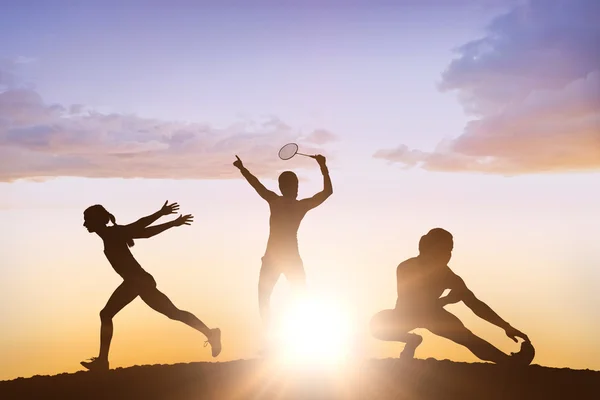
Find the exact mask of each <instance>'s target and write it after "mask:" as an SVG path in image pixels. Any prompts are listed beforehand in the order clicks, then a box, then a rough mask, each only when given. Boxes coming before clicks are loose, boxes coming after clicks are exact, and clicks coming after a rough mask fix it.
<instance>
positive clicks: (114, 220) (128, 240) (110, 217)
mask: <svg viewBox="0 0 600 400" xmlns="http://www.w3.org/2000/svg"><path fill="white" fill-rule="evenodd" d="M106 214H108V219H109V220H110V222H112V224H113V225H114V226H117V219H116V218H115V216H114V215H112V214H111V213H109V212H108V211H107V212H106ZM125 241H126V242H127V246H129V247H133V245H134V244H135V243H134V242H133V239H132V238H130V237H128V238H125Z"/></svg>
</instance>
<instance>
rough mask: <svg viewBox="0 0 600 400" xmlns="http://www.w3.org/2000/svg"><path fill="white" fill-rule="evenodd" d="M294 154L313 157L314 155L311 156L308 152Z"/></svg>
mask: <svg viewBox="0 0 600 400" xmlns="http://www.w3.org/2000/svg"><path fill="white" fill-rule="evenodd" d="M296 154H298V155H300V156H304V157H314V156H311V155H310V154H304V153H296Z"/></svg>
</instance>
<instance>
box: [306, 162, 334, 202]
mask: <svg viewBox="0 0 600 400" xmlns="http://www.w3.org/2000/svg"><path fill="white" fill-rule="evenodd" d="M312 158H314V159H315V160H317V162H318V163H319V167H321V173H322V174H323V190H321V191H320V192H319V193H317V194H315V195H314V196H313V197H309V198H308V199H303V200H301V202H302V203H303V204H305V205H306V207H307V208H308V209H309V210H310V209H312V208H315V207H317V206H319V205H321V203H323V202H324V201H325V200H327V198H328V197H329V196H331V195H332V194H333V186H332V185H331V178H330V177H329V170H328V169H327V164H326V163H327V160H326V159H325V157H323V156H322V155H320V154H318V155H316V156H313V157H312Z"/></svg>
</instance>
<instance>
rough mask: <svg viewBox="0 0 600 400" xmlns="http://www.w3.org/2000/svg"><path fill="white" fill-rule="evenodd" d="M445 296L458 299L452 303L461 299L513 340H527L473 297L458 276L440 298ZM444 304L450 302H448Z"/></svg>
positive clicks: (480, 316) (521, 333)
mask: <svg viewBox="0 0 600 400" xmlns="http://www.w3.org/2000/svg"><path fill="white" fill-rule="evenodd" d="M445 298H450V300H456V299H459V300H457V301H452V302H453V303H456V302H458V301H461V300H462V302H463V303H465V305H466V306H467V307H469V308H470V309H471V310H472V311H473V312H474V313H475V315H477V316H478V317H479V318H482V319H484V320H486V321H488V322H489V323H491V324H494V325H496V326H498V327H500V328H502V329H504V331H505V332H506V335H507V336H508V337H509V338H511V339H512V340H514V341H515V342H516V341H517V337H520V338H522V339H524V340H527V341H529V338H528V337H527V335H526V334H524V333H523V332H521V331H519V330H517V329H515V328H513V327H512V326H511V325H510V324H509V323H508V322H506V321H505V320H503V319H502V318H500V316H499V315H498V314H496V312H494V310H492V309H491V308H490V306H488V305H487V304H485V303H484V302H483V301H481V300H479V299H478V298H477V297H475V294H474V293H473V292H472V291H471V290H470V289H469V288H467V285H466V284H465V282H464V281H463V280H462V278H460V277H459V276H455V278H454V283H453V287H452V288H451V290H450V293H449V294H448V296H446V297H443V298H442V299H440V300H443V299H445ZM446 304H450V303H449V302H448V303H446Z"/></svg>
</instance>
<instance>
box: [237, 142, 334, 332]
mask: <svg viewBox="0 0 600 400" xmlns="http://www.w3.org/2000/svg"><path fill="white" fill-rule="evenodd" d="M235 157H236V159H237V160H236V161H234V163H233V165H234V166H235V167H237V168H239V170H240V171H241V173H242V175H243V176H244V178H246V180H247V181H248V183H250V185H251V186H252V187H253V188H254V189H255V190H256V192H257V193H258V194H259V195H260V197H262V198H263V199H265V200H266V201H267V202H268V203H269V208H270V210H271V216H270V218H269V229H270V231H269V239H268V241H267V248H266V251H265V253H264V256H263V257H262V266H261V269H260V274H259V278H258V305H259V309H260V315H261V319H262V320H263V323H264V325H265V327H268V325H269V317H270V298H271V293H272V292H273V288H274V287H275V284H276V283H277V281H278V280H279V277H280V275H282V274H283V275H285V277H286V279H287V280H288V282H290V285H291V287H292V290H293V291H294V292H295V293H299V292H302V291H304V289H305V288H306V274H305V272H304V265H303V263H302V259H301V258H300V253H299V251H298V239H297V235H298V228H299V227H300V222H301V221H302V218H304V215H306V213H307V212H308V211H309V210H311V209H313V208H315V207H317V206H319V205H320V204H321V203H323V202H324V201H325V200H327V198H328V197H329V196H331V194H332V193H333V188H332V186H331V178H330V177H329V171H328V169H327V165H326V159H325V157H323V156H322V155H320V154H319V155H316V156H311V157H312V158H314V159H315V160H316V161H317V163H319V166H320V167H321V173H322V174H323V190H322V191H321V192H319V193H317V194H315V195H314V196H312V197H310V198H306V199H302V200H298V199H297V197H298V177H297V176H296V174H295V173H293V172H292V171H284V172H282V173H281V175H279V189H280V190H281V194H282V195H281V196H279V195H277V194H276V193H274V192H272V191H270V190H268V189H267V188H265V187H264V186H263V184H262V183H260V181H259V180H258V179H257V178H256V177H255V176H254V175H252V174H251V173H250V171H248V170H247V169H246V168H245V167H244V164H243V163H242V160H240V158H239V157H238V156H235Z"/></svg>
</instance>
